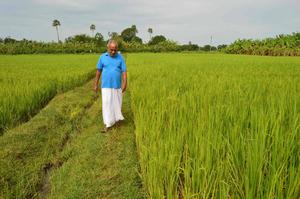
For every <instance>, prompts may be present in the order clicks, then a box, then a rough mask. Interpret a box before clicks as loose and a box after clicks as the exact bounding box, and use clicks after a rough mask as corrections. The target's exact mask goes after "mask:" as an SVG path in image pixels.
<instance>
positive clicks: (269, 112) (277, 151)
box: [127, 53, 300, 198]
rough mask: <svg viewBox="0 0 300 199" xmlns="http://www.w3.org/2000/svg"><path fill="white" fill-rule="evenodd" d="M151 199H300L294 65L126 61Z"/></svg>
mask: <svg viewBox="0 0 300 199" xmlns="http://www.w3.org/2000/svg"><path fill="white" fill-rule="evenodd" d="M127 65H128V68H129V71H128V73H129V74H128V76H129V89H130V93H131V99H132V100H131V104H132V110H133V113H134V121H135V126H136V130H135V133H136V141H137V150H138V154H139V161H140V166H141V171H140V172H141V176H142V179H143V182H144V186H145V188H146V190H147V192H148V196H149V198H299V196H300V172H299V171H300V170H299V168H300V166H299V157H300V156H299V155H300V148H299V140H300V139H299V138H300V134H299V129H300V58H299V57H294V58H290V57H260V56H237V55H220V54H216V55H213V54H176V53H174V54H129V55H128V57H127Z"/></svg>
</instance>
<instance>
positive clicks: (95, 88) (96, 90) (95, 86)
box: [93, 85, 98, 93]
mask: <svg viewBox="0 0 300 199" xmlns="http://www.w3.org/2000/svg"><path fill="white" fill-rule="evenodd" d="M93 90H94V91H95V92H96V93H97V92H98V85H94V89H93Z"/></svg>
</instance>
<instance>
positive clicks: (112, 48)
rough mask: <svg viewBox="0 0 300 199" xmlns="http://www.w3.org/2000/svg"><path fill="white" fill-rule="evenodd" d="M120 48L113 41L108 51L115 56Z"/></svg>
mask: <svg viewBox="0 0 300 199" xmlns="http://www.w3.org/2000/svg"><path fill="white" fill-rule="evenodd" d="M117 51H118V48H117V46H116V44H114V43H112V44H110V45H109V46H108V52H109V54H110V56H112V57H114V56H115V55H116V54H117Z"/></svg>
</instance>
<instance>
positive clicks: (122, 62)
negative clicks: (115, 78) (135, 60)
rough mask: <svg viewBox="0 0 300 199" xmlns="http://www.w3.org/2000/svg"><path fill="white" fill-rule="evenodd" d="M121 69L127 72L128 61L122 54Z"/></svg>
mask: <svg viewBox="0 0 300 199" xmlns="http://www.w3.org/2000/svg"><path fill="white" fill-rule="evenodd" d="M121 71H122V72H126V63H125V60H124V58H123V56H122V55H121Z"/></svg>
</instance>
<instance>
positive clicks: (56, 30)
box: [55, 26, 59, 42]
mask: <svg viewBox="0 0 300 199" xmlns="http://www.w3.org/2000/svg"><path fill="white" fill-rule="evenodd" d="M55 27H56V33H57V42H59V34H58V28H57V26H55Z"/></svg>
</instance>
